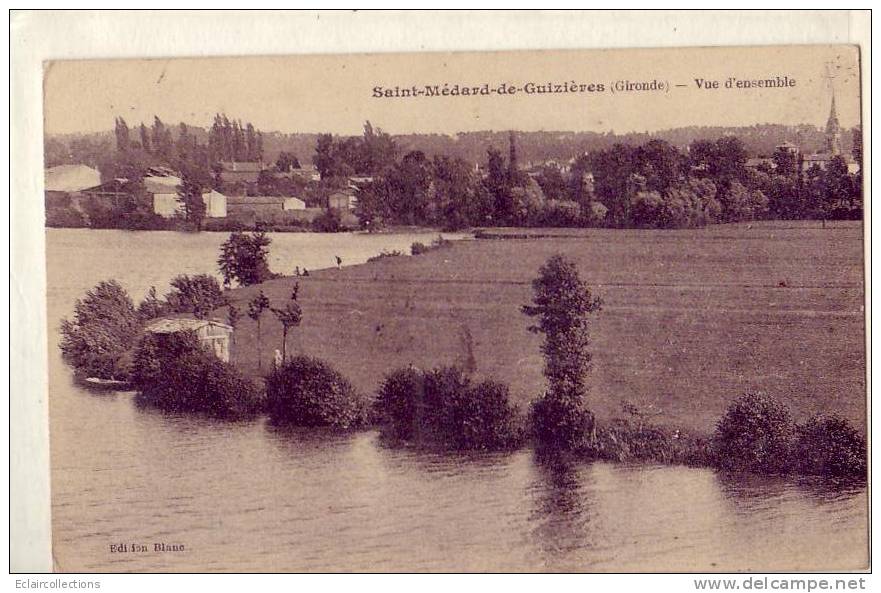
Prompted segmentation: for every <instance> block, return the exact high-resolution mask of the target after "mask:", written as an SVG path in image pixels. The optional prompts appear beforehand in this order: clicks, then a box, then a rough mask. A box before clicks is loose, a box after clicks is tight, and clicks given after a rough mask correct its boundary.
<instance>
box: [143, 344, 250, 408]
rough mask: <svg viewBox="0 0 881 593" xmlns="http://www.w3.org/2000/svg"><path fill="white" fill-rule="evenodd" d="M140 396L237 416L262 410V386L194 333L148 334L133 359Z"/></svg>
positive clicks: (152, 401)
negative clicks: (210, 349)
mask: <svg viewBox="0 0 881 593" xmlns="http://www.w3.org/2000/svg"><path fill="white" fill-rule="evenodd" d="M131 382H132V383H133V385H134V386H135V388H136V389H137V390H138V391H139V392H140V394H139V401H140V403H142V404H146V405H150V406H153V407H156V408H159V409H161V410H164V411H167V412H194V413H200V414H205V415H207V416H211V417H214V418H221V419H225V420H236V419H241V418H248V417H251V416H254V415H255V414H257V413H259V412H260V410H261V408H262V394H261V392H260V389H259V388H258V387H257V386H256V385H255V384H254V383H252V382H251V381H250V380H248V379H246V378H245V377H244V376H242V374H241V373H240V372H239V371H238V370H237V369H236V368H235V367H234V366H232V365H231V364H229V363H227V362H224V361H222V360H220V359H219V358H217V357H216V356H215V355H214V354H213V353H212V352H209V351H208V350H207V349H205V348H203V347H202V346H201V345H200V344H199V339H198V337H197V336H196V334H195V333H194V332H191V331H186V332H176V333H169V334H154V333H148V334H146V335H145V336H144V337H143V338H142V339H141V341H140V343H139V344H138V348H137V350H136V352H135V356H134V361H133V363H132V373H131Z"/></svg>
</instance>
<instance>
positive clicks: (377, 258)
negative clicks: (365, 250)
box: [367, 249, 404, 262]
mask: <svg viewBox="0 0 881 593" xmlns="http://www.w3.org/2000/svg"><path fill="white" fill-rule="evenodd" d="M403 255H404V252H403V251H399V250H397V249H393V250H391V251H389V250H387V249H383V250H382V251H380V252H379V253H378V254H376V255H374V256H373V257H368V258H367V261H368V262H375V261H380V260H383V259H386V258H389V257H403Z"/></svg>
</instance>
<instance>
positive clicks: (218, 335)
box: [144, 317, 234, 362]
mask: <svg viewBox="0 0 881 593" xmlns="http://www.w3.org/2000/svg"><path fill="white" fill-rule="evenodd" d="M144 331H146V332H148V333H152V334H176V333H181V332H186V331H191V332H194V333H195V334H196V337H197V338H198V339H199V343H200V344H201V345H203V346H204V347H205V348H207V349H208V350H209V351H210V352H213V353H214V356H216V357H217V358H219V359H220V360H222V361H224V362H229V342H230V337H231V336H232V333H233V331H234V330H233V328H232V326H230V325H227V324H225V323H221V322H219V321H216V320H213V319H193V318H187V317H165V318H162V319H157V320H156V321H154V322H152V323H151V324H149V325H148V326H147V327H146V328H145V329H144Z"/></svg>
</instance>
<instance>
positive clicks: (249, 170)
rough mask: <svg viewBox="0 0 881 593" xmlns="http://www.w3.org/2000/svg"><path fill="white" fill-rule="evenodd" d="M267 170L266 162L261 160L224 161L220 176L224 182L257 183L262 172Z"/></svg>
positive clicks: (221, 165) (221, 164)
mask: <svg viewBox="0 0 881 593" xmlns="http://www.w3.org/2000/svg"><path fill="white" fill-rule="evenodd" d="M266 170H267V167H266V164H265V163H262V162H259V161H223V162H221V163H220V178H221V180H222V181H223V182H224V183H257V180H258V179H259V178H260V173H261V172H263V171H266Z"/></svg>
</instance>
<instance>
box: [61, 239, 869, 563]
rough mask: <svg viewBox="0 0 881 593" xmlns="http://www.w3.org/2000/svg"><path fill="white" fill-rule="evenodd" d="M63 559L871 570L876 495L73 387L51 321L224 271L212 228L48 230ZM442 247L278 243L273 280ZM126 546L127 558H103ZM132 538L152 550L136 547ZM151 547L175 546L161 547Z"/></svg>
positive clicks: (387, 242) (403, 242)
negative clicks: (436, 442)
mask: <svg viewBox="0 0 881 593" xmlns="http://www.w3.org/2000/svg"><path fill="white" fill-rule="evenodd" d="M46 236H47V254H48V266H47V274H48V278H47V280H48V287H49V288H48V314H49V316H48V319H49V339H50V348H49V373H50V376H49V391H50V393H49V407H50V439H51V461H52V511H53V538H54V553H55V561H56V566H57V568H58V570H62V571H112V572H116V571H128V570H140V571H145V570H146V571H162V572H169V571H203V570H204V571H297V572H299V571H310V572H312V571H658V570H660V571H694V570H696V571H721V570H765V571H767V570H793V569H814V570H824V569H825V570H833V569H838V570H841V569H856V568H860V567H865V566H866V565H867V563H868V559H867V558H868V554H867V547H868V544H867V521H868V520H867V494H866V489H865V487H841V486H834V485H830V484H824V483H822V482H819V481H817V480H815V479H781V478H758V477H748V478H744V477H743V476H740V477H734V476H726V475H722V474H718V473H716V472H713V471H710V470H705V469H694V468H685V467H667V466H645V465H638V466H628V465H612V464H606V463H591V464H587V463H584V464H575V465H558V466H553V465H548V464H545V463H540V462H538V461H537V460H536V459H535V456H534V454H533V452H532V451H531V450H528V449H527V450H521V451H518V452H515V453H512V454H493V455H471V456H463V455H451V454H430V453H424V452H416V451H412V450H406V449H403V450H402V449H393V448H389V447H385V446H382V445H381V444H380V442H379V438H378V435H377V434H376V433H375V432H360V433H356V434H347V435H339V434H333V433H327V432H322V431H307V430H294V431H291V430H288V431H280V430H278V429H275V428H273V427H270V426H268V425H267V424H266V423H265V421H264V420H254V421H250V422H244V423H222V422H216V421H210V420H205V419H201V418H194V417H183V416H181V417H175V416H169V415H165V414H161V413H157V412H154V411H150V410H145V409H142V408H139V407H137V406H135V405H134V402H133V400H132V397H131V394H126V393H105V394H96V393H92V392H88V391H85V390H83V389H80V388H79V387H77V386H76V385H75V384H74V382H73V378H72V373H71V371H70V369H69V368H68V367H67V366H66V365H64V364H63V362H62V361H61V358H60V355H59V353H58V349H57V340H58V334H57V328H58V321H59V320H60V319H61V318H62V317H64V316H67V315H70V313H71V311H72V308H73V303H74V301H75V300H76V299H77V298H79V297H80V296H82V294H83V293H84V292H85V291H86V290H88V289H89V288H91V287H92V286H93V285H94V284H96V283H97V282H98V281H100V280H102V279H107V278H116V279H117V280H119V281H120V282H121V283H122V284H123V286H125V287H126V288H127V289H128V290H129V292H130V293H131V294H132V296H133V298H134V299H135V300H139V299H140V298H141V297H142V296H143V294H144V293H145V292H146V291H147V289H148V288H149V287H150V286H151V285H155V286H156V287H157V290H159V292H160V294H162V293H164V291H165V290H166V289H167V287H168V281H169V280H170V279H171V278H172V277H173V276H174V275H176V274H181V273H188V274H193V273H216V270H215V268H216V264H215V259H216V257H217V252H218V248H219V245H220V243H221V242H222V241H223V240H224V239H225V238H226V235H225V234H220V233H201V234H179V233H166V232H140V233H139V232H126V231H93V230H80V229H49V230H47V235H46ZM434 237H436V234H397V235H392V234H390V235H362V234H337V235H322V234H311V233H292V234H275V235H272V238H273V245H272V247H271V254H272V257H271V267H272V269H273V270H274V271H278V272H282V273H288V274H289V273H291V272H292V270H293V268H294V266H300V267H301V268H303V267H307V268H309V269H316V268H321V267H328V266H330V265H335V259H334V258H335V256H337V255H339V256H340V257H341V258H342V259H343V264H344V265H346V264H354V263H361V262H363V261H365V260H366V259H367V258H368V257H370V256H372V255H376V254H377V253H379V252H380V251H382V250H401V251H405V252H406V251H408V250H409V246H410V244H411V243H412V242H413V241H421V242H423V243H428V242H429V241H431V239H432V238H434ZM114 544H125V546H126V550H127V551H124V552H111V551H110V550H111V545H114ZM135 544H137V545H143V546H146V548H147V550H146V551H143V552H139V551H133V549H134V548H135ZM154 544H166V546H183V549H182V550H179V551H170V552H169V551H165V552H162V551H154V550H155V548H154Z"/></svg>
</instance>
